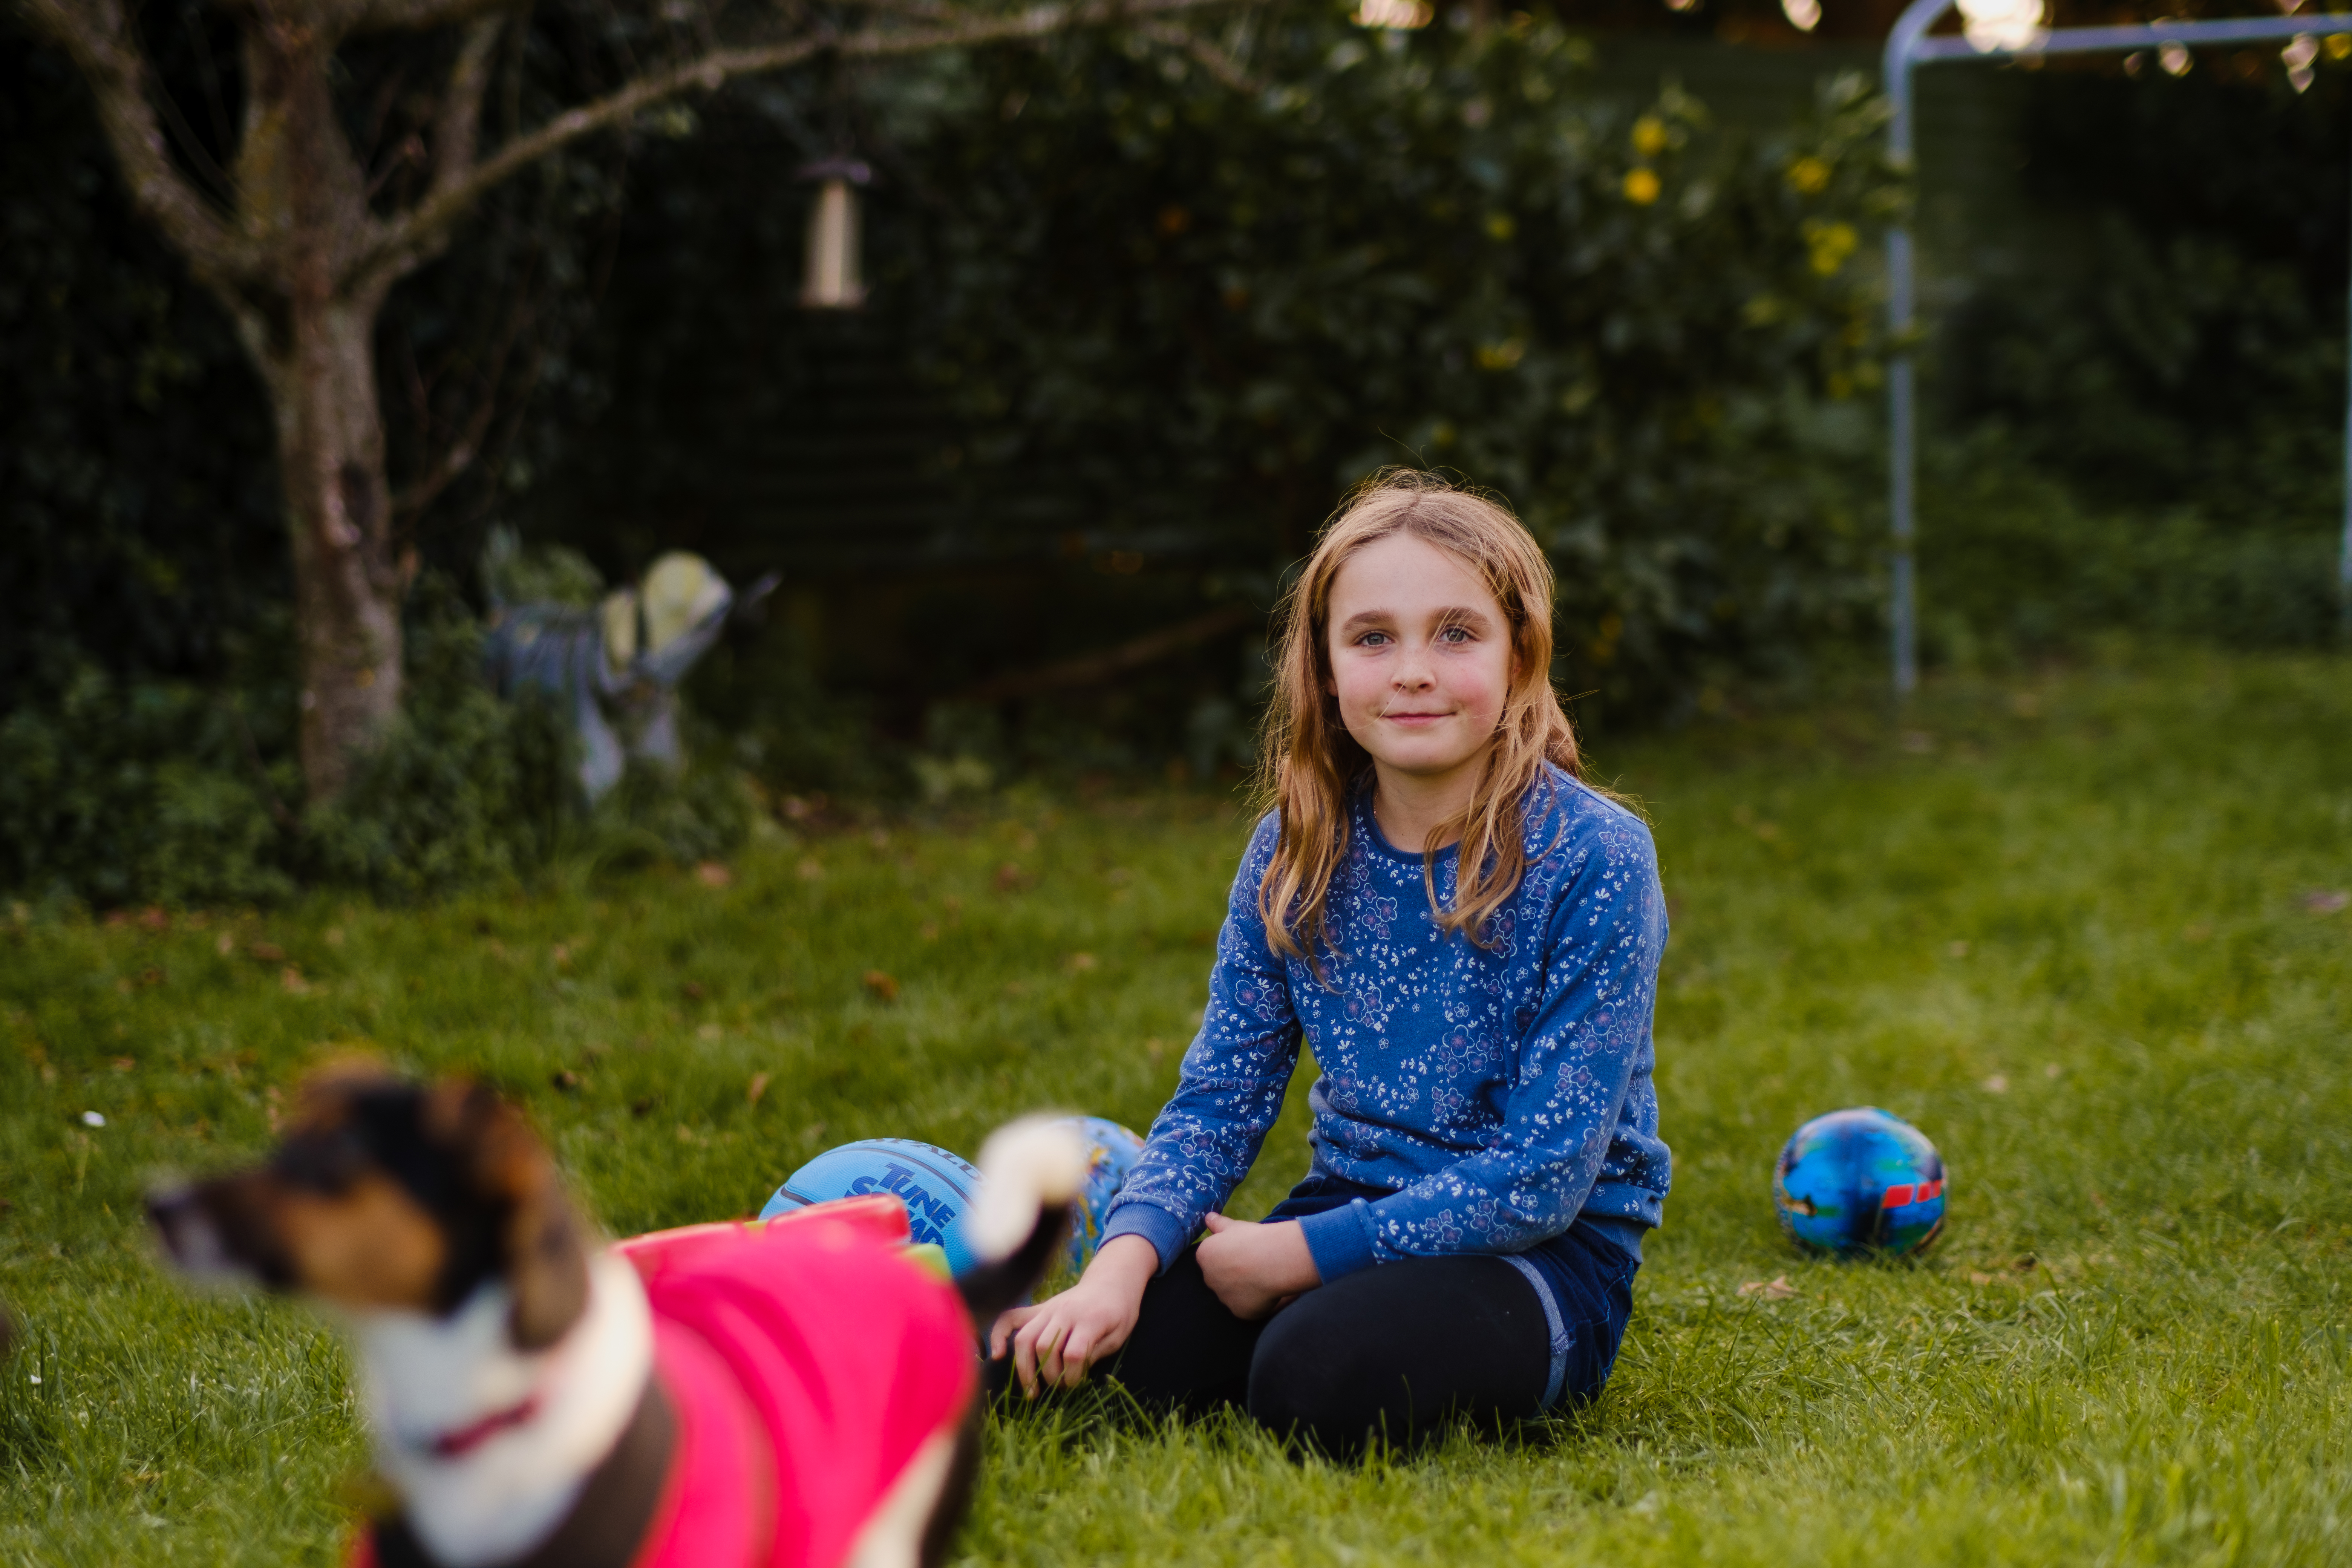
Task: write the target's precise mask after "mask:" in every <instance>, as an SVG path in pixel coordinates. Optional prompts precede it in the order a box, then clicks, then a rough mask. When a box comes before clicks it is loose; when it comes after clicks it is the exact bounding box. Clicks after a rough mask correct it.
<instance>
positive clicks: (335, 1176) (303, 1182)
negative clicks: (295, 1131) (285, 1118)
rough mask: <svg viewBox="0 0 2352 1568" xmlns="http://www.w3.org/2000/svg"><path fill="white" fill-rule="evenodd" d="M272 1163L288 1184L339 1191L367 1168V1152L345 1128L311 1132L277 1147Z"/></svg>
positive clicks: (332, 1191) (356, 1178)
mask: <svg viewBox="0 0 2352 1568" xmlns="http://www.w3.org/2000/svg"><path fill="white" fill-rule="evenodd" d="M274 1163H275V1164H276V1166H277V1168H278V1177H279V1179H280V1180H282V1181H284V1182H285V1183H286V1184H288V1185H289V1186H297V1187H307V1188H310V1190H311V1191H313V1192H320V1193H340V1192H341V1191H343V1190H344V1189H345V1188H347V1187H349V1186H350V1185H351V1184H352V1183H353V1182H356V1181H358V1180H359V1179H360V1176H361V1175H362V1173H364V1172H365V1171H366V1170H367V1167H368V1152H367V1150H366V1149H365V1148H363V1147H362V1145H361V1143H360V1141H359V1140H358V1139H356V1138H354V1137H352V1135H351V1133H350V1132H348V1131H334V1132H324V1133H311V1134H310V1135H308V1136H305V1137H300V1138H297V1139H295V1140H293V1141H292V1142H289V1143H288V1144H287V1145H286V1146H285V1147H284V1148H282V1149H280V1150H279V1151H278V1158H277V1160H276V1161H275V1162H274Z"/></svg>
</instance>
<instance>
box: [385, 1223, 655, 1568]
mask: <svg viewBox="0 0 2352 1568" xmlns="http://www.w3.org/2000/svg"><path fill="white" fill-rule="evenodd" d="M588 1280H589V1289H588V1306H587V1310H585V1311H584V1312H583V1313H582V1314H581V1318H580V1321H578V1322H577V1323H574V1324H573V1325H572V1331H571V1332H570V1333H568V1334H566V1335H564V1337H563V1338H562V1340H560V1341H558V1342H556V1343H555V1344H554V1345H552V1346H551V1347H549V1348H548V1349H546V1350H544V1351H538V1352H523V1351H518V1350H517V1349H515V1347H514V1344H513V1342H512V1341H511V1340H509V1337H508V1332H507V1318H508V1313H509V1310H510V1309H511V1307H512V1304H513V1303H512V1300H511V1298H510V1297H509V1294H508V1291H507V1289H506V1287H505V1286H504V1285H503V1284H500V1283H497V1282H492V1283H490V1284H487V1285H484V1286H483V1287H482V1288H481V1289H479V1290H478V1291H476V1292H475V1293H474V1295H473V1296H472V1297H470V1298H469V1299H468V1300H467V1302H466V1303H465V1305H464V1306H462V1307H460V1308H459V1309H458V1310H457V1311H456V1312H455V1313H453V1314H451V1315H450V1316H449V1317H447V1318H432V1317H428V1316H426V1315H425V1314H424V1313H421V1312H362V1313H354V1314H353V1315H352V1332H353V1337H354V1338H355V1339H356V1340H357V1342H358V1348H359V1352H360V1363H361V1377H362V1394H363V1397H364V1399H365V1401H366V1407H367V1414H368V1424H369V1426H370V1427H371V1428H372V1430H373V1434H374V1437H375V1447H376V1462H377V1464H378V1465H379V1466H381V1467H382V1468H383V1473H384V1476H385V1478H386V1479H389V1480H390V1481H391V1482H392V1483H393V1484H394V1486H395V1487H397V1488H398V1489H399V1490H400V1492H401V1495H402V1497H403V1499H404V1501H405V1503H406V1505H407V1514H408V1522H409V1525H410V1527H411V1528H412V1529H413V1530H415V1532H416V1536H417V1539H418V1541H419V1542H421V1543H422V1544H423V1545H424V1546H425V1549H426V1550H427V1551H429V1552H432V1553H433V1554H434V1555H435V1556H436V1557H437V1558H439V1559H440V1560H441V1561H442V1562H444V1563H450V1564H452V1568H476V1565H478V1564H482V1563H496V1562H499V1561H501V1560H503V1559H506V1558H509V1557H514V1556H518V1555H520V1554H521V1553H522V1552H527V1551H529V1550H530V1548H532V1547H533V1546H536V1545H537V1544H538V1543H539V1542H541V1541H542V1540H544V1539H545V1538H546V1537H547V1536H548V1534H549V1533H550V1532H551V1531H553V1530H554V1529H555V1527H556V1526H557V1525H558V1524H559V1523H561V1522H562V1520H563V1517H564V1515H565V1514H566V1513H568V1512H569V1511H570V1510H571V1509H572V1504H573V1503H574V1502H576V1501H577V1500H579V1496H580V1489H581V1487H582V1484H583V1482H584V1481H585V1479H586V1478H587V1475H588V1472H589V1471H590V1470H592V1469H593V1468H595V1467H596V1465H597V1463H598V1462H599V1461H601V1460H602V1459H603V1458H604V1456H605V1455H606V1454H607V1453H609V1452H610V1451H611V1450H612V1447H613V1443H614V1439H615V1438H617V1437H618V1436H620V1433H621V1429H622V1427H623V1426H626V1425H627V1423H628V1420H629V1417H630V1415H631V1414H632V1413H634V1412H635V1409H636V1405H637V1400H638V1397H639V1395H640V1394H642V1393H643V1392H644V1389H645V1385H646V1378H648V1377H649V1376H651V1375H652V1373H653V1320H652V1316H651V1314H650V1313H649V1312H648V1311H647V1310H646V1296H645V1291H644V1289H642V1288H641V1287H640V1286H639V1285H638V1283H637V1276H636V1272H635V1270H634V1269H632V1268H630V1267H629V1266H628V1264H627V1263H626V1262H625V1261H623V1260H622V1259H620V1258H614V1257H612V1256H611V1255H609V1254H606V1255H602V1256H599V1257H597V1258H594V1259H593V1260H592V1261H591V1262H590V1264H589V1270H588ZM524 1410H527V1411H528V1412H529V1414H528V1415H524V1416H522V1417H521V1418H519V1419H515V1420H513V1421H512V1422H511V1423H510V1424H501V1425H499V1426H496V1427H495V1429H493V1430H491V1431H489V1432H488V1435H487V1436H482V1437H481V1438H480V1440H479V1441H478V1442H476V1443H474V1444H472V1445H471V1446H469V1447H467V1448H466V1450H465V1451H464V1452H463V1453H458V1454H454V1455H450V1456H447V1457H443V1456H442V1455H439V1454H437V1453H436V1451H435V1444H436V1440H438V1439H441V1438H443V1437H446V1436H448V1435H449V1434H452V1433H457V1432H464V1431H467V1429H469V1428H472V1427H475V1426H477V1425H478V1424H479V1423H481V1422H483V1421H484V1420H485V1419H486V1418H492V1417H499V1416H501V1415H502V1414H504V1413H510V1412H517V1411H524Z"/></svg>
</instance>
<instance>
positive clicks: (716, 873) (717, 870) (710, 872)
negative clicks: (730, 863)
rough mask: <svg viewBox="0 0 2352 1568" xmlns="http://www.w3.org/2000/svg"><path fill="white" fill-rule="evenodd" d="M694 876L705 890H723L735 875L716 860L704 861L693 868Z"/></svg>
mask: <svg viewBox="0 0 2352 1568" xmlns="http://www.w3.org/2000/svg"><path fill="white" fill-rule="evenodd" d="M694 874H695V876H696V878H697V879H699V880H700V882H701V883H702V885H703V886H704V887H706V888H723V887H725V886H727V884H729V883H730V882H732V881H733V880H734V879H735V873H734V872H732V871H730V870H729V869H728V868H726V867H724V866H722V865H720V864H719V862H718V861H716V860H705V861H704V862H703V863H702V864H701V865H699V866H697V867H696V868H694Z"/></svg>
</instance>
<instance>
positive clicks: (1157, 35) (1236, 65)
mask: <svg viewBox="0 0 2352 1568" xmlns="http://www.w3.org/2000/svg"><path fill="white" fill-rule="evenodd" d="M1135 30H1136V31H1137V32H1139V33H1141V34H1142V35H1143V36H1144V37H1147V38H1150V40H1151V41H1152V42H1153V43H1156V44H1165V45H1167V46H1168V47H1170V48H1171V49H1181V50H1183V51H1184V52H1185V53H1186V54H1188V55H1190V56H1192V58H1193V59H1194V60H1195V61H1197V62H1198V63H1199V64H1200V66H1201V68H1202V69H1203V70H1206V71H1207V72H1208V73H1209V74H1210V75H1211V76H1213V77H1214V78H1216V79H1217V80H1219V81H1220V82H1223V84H1224V85H1225V86H1227V87H1229V88H1231V89H1234V91H1235V92H1245V93H1252V94H1255V93H1261V92H1264V91H1265V83H1264V82H1262V81H1260V80H1258V79H1256V78H1255V77H1254V76H1252V75H1250V73H1249V72H1248V70H1246V69H1245V68H1244V67H1243V65H1242V63H1241V61H1239V60H1237V59H1235V58H1234V57H1233V56H1231V55H1229V54H1227V53H1226V52H1225V51H1224V50H1223V49H1221V48H1219V47H1217V46H1216V45H1214V44H1213V43H1211V42H1210V41H1209V40H1208V39H1206V38H1204V37H1201V35H1200V34H1198V33H1196V32H1194V31H1192V29H1191V28H1190V27H1181V26H1177V25H1176V24H1175V23H1173V22H1139V23H1138V24H1137V25H1136V28H1135Z"/></svg>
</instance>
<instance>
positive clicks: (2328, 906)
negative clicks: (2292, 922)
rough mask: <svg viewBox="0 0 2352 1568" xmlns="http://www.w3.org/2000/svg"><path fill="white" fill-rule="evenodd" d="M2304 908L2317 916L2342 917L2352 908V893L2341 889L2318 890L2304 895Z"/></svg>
mask: <svg viewBox="0 0 2352 1568" xmlns="http://www.w3.org/2000/svg"><path fill="white" fill-rule="evenodd" d="M2303 907H2304V908H2305V909H2306V910H2310V911H2311V912H2312V913H2313V914H2315V915H2340V914H2342V913H2343V912H2344V910H2346V908H2347V907H2352V893H2347V892H2346V891H2345V890H2344V889H2341V888H2316V889H2313V890H2312V891H2310V892H2308V893H2305V894H2304V896H2303Z"/></svg>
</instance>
